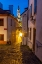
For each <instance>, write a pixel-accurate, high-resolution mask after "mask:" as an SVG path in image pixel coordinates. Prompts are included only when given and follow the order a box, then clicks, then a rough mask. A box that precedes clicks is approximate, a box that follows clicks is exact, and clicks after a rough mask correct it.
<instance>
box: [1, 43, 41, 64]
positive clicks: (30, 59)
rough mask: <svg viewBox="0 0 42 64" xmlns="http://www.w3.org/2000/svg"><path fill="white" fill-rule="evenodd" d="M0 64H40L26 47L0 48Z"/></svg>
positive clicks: (6, 46)
mask: <svg viewBox="0 0 42 64" xmlns="http://www.w3.org/2000/svg"><path fill="white" fill-rule="evenodd" d="M0 64H42V63H41V62H40V61H39V60H38V59H37V57H36V56H35V55H34V54H33V53H32V51H31V50H30V49H29V48H28V46H20V45H19V44H18V45H16V46H11V45H9V46H8V45H5V46H2V47H0Z"/></svg>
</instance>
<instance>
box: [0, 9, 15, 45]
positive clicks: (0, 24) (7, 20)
mask: <svg viewBox="0 0 42 64" xmlns="http://www.w3.org/2000/svg"><path fill="white" fill-rule="evenodd" d="M15 30H16V19H15V18H14V17H13V16H12V15H11V14H10V12H9V10H2V9H0V44H6V43H7V41H8V40H11V35H12V32H13V31H14V33H15ZM13 35H14V41H15V36H16V34H13Z"/></svg>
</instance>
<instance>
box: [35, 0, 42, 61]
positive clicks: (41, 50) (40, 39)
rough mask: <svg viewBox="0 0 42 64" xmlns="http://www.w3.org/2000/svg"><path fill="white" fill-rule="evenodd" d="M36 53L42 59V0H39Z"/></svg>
mask: <svg viewBox="0 0 42 64" xmlns="http://www.w3.org/2000/svg"><path fill="white" fill-rule="evenodd" d="M35 54H36V56H37V57H38V58H39V59H40V60H41V61H42V0H37V16H36V46H35Z"/></svg>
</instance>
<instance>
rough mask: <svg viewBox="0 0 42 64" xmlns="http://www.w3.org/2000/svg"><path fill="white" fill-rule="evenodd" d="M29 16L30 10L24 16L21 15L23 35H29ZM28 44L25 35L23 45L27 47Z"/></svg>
mask: <svg viewBox="0 0 42 64" xmlns="http://www.w3.org/2000/svg"><path fill="white" fill-rule="evenodd" d="M27 14H28V10H27V11H25V12H24V13H23V14H22V15H21V18H22V32H23V34H25V33H27V27H28V26H27V23H28V22H27ZM26 43H27V44H28V41H27V37H25V36H24V35H23V38H22V45H26Z"/></svg>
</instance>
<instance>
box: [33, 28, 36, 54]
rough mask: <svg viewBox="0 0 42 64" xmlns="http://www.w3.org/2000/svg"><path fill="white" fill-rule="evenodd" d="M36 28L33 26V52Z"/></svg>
mask: <svg viewBox="0 0 42 64" xmlns="http://www.w3.org/2000/svg"><path fill="white" fill-rule="evenodd" d="M35 40H36V29H35V28H33V52H34V53H35Z"/></svg>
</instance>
